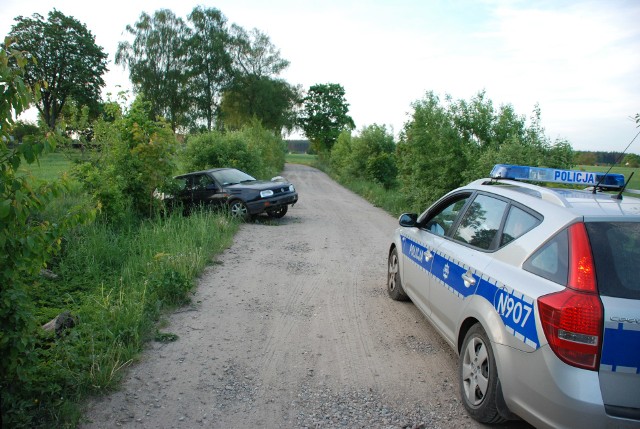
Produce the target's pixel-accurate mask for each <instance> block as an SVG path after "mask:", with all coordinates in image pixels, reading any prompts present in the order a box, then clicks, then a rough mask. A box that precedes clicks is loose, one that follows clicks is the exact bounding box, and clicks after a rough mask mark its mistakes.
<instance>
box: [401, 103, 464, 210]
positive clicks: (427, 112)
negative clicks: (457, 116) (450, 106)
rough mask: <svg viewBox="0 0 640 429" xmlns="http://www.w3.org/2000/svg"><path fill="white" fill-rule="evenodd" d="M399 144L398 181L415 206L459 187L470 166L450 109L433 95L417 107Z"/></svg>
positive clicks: (414, 106)
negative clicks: (462, 175)
mask: <svg viewBox="0 0 640 429" xmlns="http://www.w3.org/2000/svg"><path fill="white" fill-rule="evenodd" d="M413 108H414V112H413V116H412V119H411V120H410V121H409V122H407V124H406V125H405V128H404V131H403V137H402V138H401V141H400V143H399V144H398V149H397V156H398V179H399V181H400V186H401V190H402V192H403V193H404V194H405V195H406V196H407V198H408V199H409V201H410V202H411V205H412V206H413V207H415V208H416V210H415V211H419V210H418V208H420V207H422V208H424V206H426V205H427V203H430V202H432V201H434V200H435V199H436V198H439V197H440V196H441V195H443V194H444V193H446V192H448V191H450V190H451V189H453V188H455V187H457V186H459V184H460V183H461V181H462V178H461V174H460V173H461V172H464V171H465V170H466V169H467V168H468V165H467V164H466V158H465V156H464V149H465V146H464V140H463V139H462V138H461V136H460V134H459V133H458V130H457V129H456V126H455V123H453V121H451V117H450V115H449V113H448V112H447V109H446V108H445V107H443V106H442V105H441V104H440V100H439V98H438V97H437V96H436V95H435V94H433V93H427V95H426V97H425V98H424V99H423V100H421V101H418V102H416V103H414V105H413Z"/></svg>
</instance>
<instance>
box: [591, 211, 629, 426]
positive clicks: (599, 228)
mask: <svg viewBox="0 0 640 429" xmlns="http://www.w3.org/2000/svg"><path fill="white" fill-rule="evenodd" d="M624 220H625V221H616V220H612V221H609V222H601V221H600V222H588V221H587V222H585V224H586V227H587V231H588V234H589V241H590V243H591V249H592V253H593V258H594V263H595V269H596V277H597V282H598V291H599V293H600V299H601V301H602V305H603V308H604V326H603V329H604V332H603V341H602V352H601V357H600V368H599V377H600V390H601V391H602V397H603V401H604V404H605V409H606V411H607V414H609V415H612V416H616V417H622V418H632V419H638V420H640V279H639V278H638V272H639V271H638V263H640V219H635V220H633V221H628V219H624Z"/></svg>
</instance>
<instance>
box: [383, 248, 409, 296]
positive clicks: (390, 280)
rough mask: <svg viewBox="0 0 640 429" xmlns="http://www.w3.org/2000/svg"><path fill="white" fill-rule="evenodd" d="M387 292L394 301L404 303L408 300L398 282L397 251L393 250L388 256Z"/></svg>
mask: <svg viewBox="0 0 640 429" xmlns="http://www.w3.org/2000/svg"><path fill="white" fill-rule="evenodd" d="M387 292H388V293H389V296H390V297H391V299H393V300H396V301H406V300H408V299H409V297H408V296H407V294H406V293H405V291H404V288H403V287H402V281H401V280H400V263H399V262H398V251H397V250H396V249H395V248H394V249H393V250H392V251H391V253H390V254H389V264H388V272H387Z"/></svg>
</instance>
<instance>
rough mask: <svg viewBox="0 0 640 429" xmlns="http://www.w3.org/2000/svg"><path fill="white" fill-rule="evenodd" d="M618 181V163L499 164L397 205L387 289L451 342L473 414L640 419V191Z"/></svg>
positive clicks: (591, 422) (557, 421)
mask: <svg viewBox="0 0 640 429" xmlns="http://www.w3.org/2000/svg"><path fill="white" fill-rule="evenodd" d="M532 181H533V182H545V181H548V182H553V183H563V184H564V183H569V184H577V185H581V187H582V188H584V187H585V186H587V187H588V188H587V189H583V190H575V189H569V188H566V187H565V188H562V189H553V188H550V187H545V186H540V185H536V184H533V183H531V182H532ZM625 186H626V183H625V178H624V177H623V176H622V175H615V174H604V173H587V172H584V171H572V170H556V169H543V168H534V167H526V166H513V165H497V166H496V167H495V168H494V169H493V171H492V173H491V177H490V178H487V179H481V180H477V181H475V182H472V183H470V184H469V185H467V186H464V187H462V188H458V189H456V190H454V191H452V192H450V193H448V194H447V195H445V196H444V197H442V198H441V199H440V200H439V201H437V202H436V203H435V204H433V205H432V206H431V207H430V208H428V209H427V210H426V211H425V212H423V213H422V214H420V215H417V214H403V215H402V216H401V217H400V227H399V228H398V229H397V230H396V231H395V233H394V236H393V243H392V244H391V246H390V249H389V263H388V281H387V290H388V293H389V295H390V296H391V298H393V299H395V300H406V299H411V301H413V303H414V304H415V305H416V306H417V307H418V308H419V309H420V310H421V312H422V313H423V314H424V315H425V316H426V318H427V319H428V320H429V321H430V322H431V324H432V325H433V326H434V327H435V328H436V330H437V331H438V332H439V333H440V334H441V335H442V336H443V337H444V339H445V340H446V341H447V342H448V343H449V344H450V345H451V346H452V347H453V348H454V349H455V350H456V351H457V352H458V354H459V377H458V378H459V385H460V395H461V397H462V402H463V404H464V406H465V408H466V409H467V411H468V412H469V414H470V415H471V416H472V417H473V418H475V419H476V420H478V421H480V422H483V423H498V422H502V421H505V420H507V419H511V418H516V417H520V418H522V419H524V420H526V421H528V422H529V423H531V424H533V425H534V426H536V427H541V428H544V427H547V428H609V427H616V428H617V427H620V428H627V427H629V428H630V427H635V428H639V427H640V199H638V198H634V197H628V196H626V195H627V194H625V195H624V196H623V193H622V191H623V190H624V188H625ZM603 190H609V191H614V192H613V193H611V192H603Z"/></svg>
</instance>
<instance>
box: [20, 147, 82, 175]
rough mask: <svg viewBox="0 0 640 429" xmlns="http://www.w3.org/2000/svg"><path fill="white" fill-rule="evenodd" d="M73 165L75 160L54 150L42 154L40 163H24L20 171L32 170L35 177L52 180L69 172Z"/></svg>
mask: <svg viewBox="0 0 640 429" xmlns="http://www.w3.org/2000/svg"><path fill="white" fill-rule="evenodd" d="M72 165H73V161H72V160H71V159H70V158H69V157H68V156H67V155H65V154H63V153H60V152H54V153H47V154H45V155H43V156H41V157H40V162H39V163H33V164H31V165H29V164H26V163H23V164H22V165H21V166H20V170H19V171H24V172H26V171H30V172H31V174H32V175H33V176H34V177H35V178H37V179H40V180H44V181H47V182H52V181H55V180H57V179H59V178H60V177H61V176H62V175H63V174H64V173H67V172H68V171H69V170H70V169H71V166H72Z"/></svg>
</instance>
